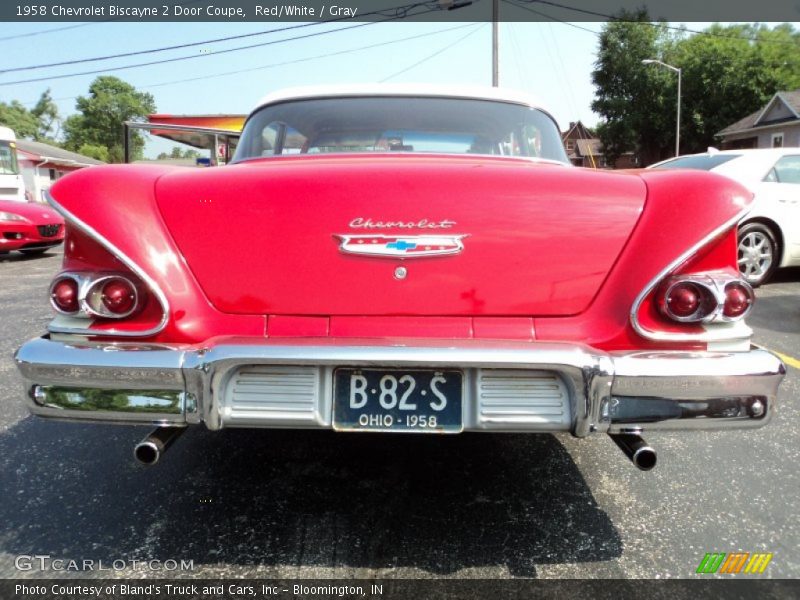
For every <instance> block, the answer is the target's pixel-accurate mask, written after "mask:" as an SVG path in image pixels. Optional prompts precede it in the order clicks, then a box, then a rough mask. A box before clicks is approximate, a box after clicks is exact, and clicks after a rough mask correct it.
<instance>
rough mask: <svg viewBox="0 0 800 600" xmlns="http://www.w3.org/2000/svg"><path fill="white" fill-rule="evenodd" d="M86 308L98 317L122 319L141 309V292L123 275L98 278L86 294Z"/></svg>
mask: <svg viewBox="0 0 800 600" xmlns="http://www.w3.org/2000/svg"><path fill="white" fill-rule="evenodd" d="M86 308H87V309H88V311H89V312H90V313H91V314H93V315H94V316H96V317H105V318H108V319H122V318H124V317H127V316H129V315H131V314H133V313H134V312H135V311H136V309H137V308H139V290H138V288H137V287H136V285H134V283H133V282H132V281H131V280H130V279H128V278H127V277H122V276H121V275H107V276H105V277H98V278H97V279H94V280H93V281H92V283H91V284H90V285H89V287H88V290H87V292H86Z"/></svg>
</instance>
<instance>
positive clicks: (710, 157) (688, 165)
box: [656, 154, 741, 171]
mask: <svg viewBox="0 0 800 600" xmlns="http://www.w3.org/2000/svg"><path fill="white" fill-rule="evenodd" d="M740 156H741V154H698V155H697V156H681V157H679V158H673V159H672V160H670V161H667V162H665V163H662V164H660V165H658V167H656V168H657V169H698V170H701V171H710V170H711V169H713V168H715V167H718V166H720V165H724V164H725V163H726V162H728V161H731V160H733V159H734V158H739V157H740Z"/></svg>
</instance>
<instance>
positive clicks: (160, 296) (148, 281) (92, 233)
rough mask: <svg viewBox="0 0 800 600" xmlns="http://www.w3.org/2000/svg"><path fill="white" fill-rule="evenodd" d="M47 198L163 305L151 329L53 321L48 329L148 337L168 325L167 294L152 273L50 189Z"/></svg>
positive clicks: (86, 333)
mask: <svg viewBox="0 0 800 600" xmlns="http://www.w3.org/2000/svg"><path fill="white" fill-rule="evenodd" d="M44 196H45V199H46V200H47V202H48V204H50V206H52V207H53V209H54V210H56V211H57V212H58V213H60V214H61V216H62V217H64V219H65V220H66V221H69V222H70V223H71V224H72V225H74V226H76V227H77V228H78V229H80V230H81V231H83V232H84V233H85V234H86V235H88V236H89V237H90V238H92V239H93V240H94V241H95V242H97V243H98V244H100V245H101V246H103V247H104V248H105V249H106V250H108V251H109V252H111V254H113V255H114V256H115V257H116V258H118V259H119V260H120V261H122V263H123V264H124V265H125V266H126V267H128V268H129V269H130V270H131V271H133V273H134V274H135V275H136V276H137V277H139V278H140V279H141V280H142V281H143V282H144V284H145V285H146V286H147V287H148V289H149V290H150V291H151V292H152V293H153V295H154V296H155V297H156V300H158V303H159V304H160V305H161V312H162V315H161V321H159V323H158V325H156V326H155V327H151V328H150V329H145V330H143V331H121V330H119V329H116V328H112V329H103V330H98V329H91V328H82V329H81V328H69V327H60V326H58V325H53V323H52V322H51V323H49V324H48V325H47V330H48V331H50V332H51V333H74V334H77V335H90V336H98V337H100V336H103V337H107V336H113V337H137V338H141V337H148V336H151V335H155V334H157V333H159V332H160V331H162V330H163V329H164V327H166V326H167V322H169V314H170V308H169V301H168V300H167V296H166V294H164V291H163V290H162V289H161V287H159V285H158V284H157V283H156V282H155V280H153V278H152V277H150V275H148V274H147V273H146V272H145V271H144V269H142V268H141V267H140V266H139V265H137V264H136V263H135V262H133V260H131V259H130V258H129V257H128V256H127V255H126V254H125V253H124V252H122V251H121V250H120V249H119V248H117V247H116V246H115V245H114V244H112V243H111V242H109V241H108V240H107V239H106V238H104V237H103V236H102V235H100V234H99V233H98V232H97V231H96V230H95V229H94V228H93V227H92V226H91V225H88V224H87V223H85V222H84V221H82V220H81V219H79V218H78V217H76V216H75V215H74V214H72V213H71V212H70V211H68V210H67V209H66V208H64V207H63V206H61V205H60V204H59V203H58V201H57V200H56V199H55V198H53V196H52V194H50V192H49V190H46V191H45V192H44Z"/></svg>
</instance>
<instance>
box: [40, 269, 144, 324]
mask: <svg viewBox="0 0 800 600" xmlns="http://www.w3.org/2000/svg"><path fill="white" fill-rule="evenodd" d="M64 279H71V280H73V281H74V282H75V283H76V284H77V286H78V310H77V311H73V312H66V311H64V310H62V309H61V308H59V307H58V305H57V304H56V303H55V300H54V297H53V290H54V288H55V286H56V284H57V283H58V282H59V281H62V280H64ZM114 280H120V281H124V282H125V283H126V284H128V285H129V286H130V287H131V289H132V290H133V293H134V301H133V306H132V308H131V309H130V310H128V311H126V312H124V313H114V312H111V311H110V310H108V309H106V308H105V306H103V302H102V295H101V294H102V287H103V286H104V285H105V284H106V283H108V282H109V281H114ZM49 296H50V306H52V307H53V310H55V312H56V313H58V314H60V315H64V316H67V317H73V318H84V319H91V318H101V319H117V320H118V319H125V318H127V317H130V316H131V315H133V314H135V313H137V312H138V311H139V310H140V309H141V308H142V307H143V305H144V301H143V298H144V293H143V289H142V285H141V284H140V283H138V282H137V281H135V280H134V279H133V278H131V277H130V276H129V275H127V274H124V273H74V272H68V273H60V274H59V275H58V276H56V277H55V278H54V279H53V282H52V283H51V284H50V290H49Z"/></svg>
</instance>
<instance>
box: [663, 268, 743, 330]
mask: <svg viewBox="0 0 800 600" xmlns="http://www.w3.org/2000/svg"><path fill="white" fill-rule="evenodd" d="M754 300H755V295H754V294H753V288H751V287H750V286H749V285H748V284H747V282H745V281H743V280H741V279H737V278H733V277H730V276H727V275H726V274H717V273H711V274H708V275H685V276H684V275H676V276H674V277H671V278H669V279H668V280H667V281H666V282H665V283H664V285H663V287H662V288H661V292H660V294H659V298H658V306H659V308H660V310H661V313H662V314H663V315H664V316H666V317H668V318H669V319H671V320H673V321H677V322H679V323H698V322H703V323H711V322H716V321H737V320H739V319H741V318H742V317H744V316H745V315H746V314H747V313H748V312H749V311H750V307H751V306H752V305H753V301H754Z"/></svg>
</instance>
